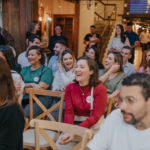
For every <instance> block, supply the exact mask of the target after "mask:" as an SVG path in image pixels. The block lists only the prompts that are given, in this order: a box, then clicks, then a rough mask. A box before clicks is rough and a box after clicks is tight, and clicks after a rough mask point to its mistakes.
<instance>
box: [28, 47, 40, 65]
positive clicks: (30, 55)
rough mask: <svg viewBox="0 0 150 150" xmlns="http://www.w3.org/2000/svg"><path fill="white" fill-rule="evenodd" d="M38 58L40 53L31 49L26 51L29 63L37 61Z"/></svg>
mask: <svg viewBox="0 0 150 150" xmlns="http://www.w3.org/2000/svg"><path fill="white" fill-rule="evenodd" d="M40 59H41V55H38V54H37V51H36V50H34V49H33V50H30V51H29V52H28V61H29V62H30V64H31V65H35V64H37V63H39V62H40V61H39V60H40Z"/></svg>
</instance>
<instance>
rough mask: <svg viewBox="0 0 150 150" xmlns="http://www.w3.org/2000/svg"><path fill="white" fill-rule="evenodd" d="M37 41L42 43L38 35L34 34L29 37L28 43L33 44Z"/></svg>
mask: <svg viewBox="0 0 150 150" xmlns="http://www.w3.org/2000/svg"><path fill="white" fill-rule="evenodd" d="M35 39H39V40H40V41H41V38H40V37H39V36H38V35H35V34H34V35H31V36H30V37H29V39H28V42H29V41H30V42H32V43H33V42H34V40H35Z"/></svg>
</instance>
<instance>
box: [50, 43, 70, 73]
mask: <svg viewBox="0 0 150 150" xmlns="http://www.w3.org/2000/svg"><path fill="white" fill-rule="evenodd" d="M66 48H67V44H66V42H65V40H58V41H57V42H56V44H55V47H54V53H55V55H54V56H52V57H51V59H50V60H49V63H48V67H49V68H51V69H52V72H53V76H54V75H55V73H56V72H57V71H58V70H59V69H58V59H60V55H61V52H62V51H63V50H65V49H66Z"/></svg>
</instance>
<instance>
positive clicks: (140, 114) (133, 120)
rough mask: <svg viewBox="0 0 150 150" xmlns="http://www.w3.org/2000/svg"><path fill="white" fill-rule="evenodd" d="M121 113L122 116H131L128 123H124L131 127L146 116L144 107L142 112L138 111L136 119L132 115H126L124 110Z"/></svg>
mask: <svg viewBox="0 0 150 150" xmlns="http://www.w3.org/2000/svg"><path fill="white" fill-rule="evenodd" d="M121 112H122V113H124V114H128V115H130V116H132V118H131V120H130V121H125V122H126V123H128V124H132V125H135V124H137V123H139V122H140V121H141V120H142V119H143V118H144V117H145V116H146V115H147V110H146V107H145V108H143V109H142V110H140V111H139V112H138V113H136V116H137V117H135V116H134V115H133V114H132V113H127V112H126V111H124V110H121Z"/></svg>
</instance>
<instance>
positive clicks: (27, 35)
mask: <svg viewBox="0 0 150 150" xmlns="http://www.w3.org/2000/svg"><path fill="white" fill-rule="evenodd" d="M31 35H37V36H39V37H40V38H41V33H40V31H37V33H36V34H33V33H31V32H30V31H28V32H27V33H26V39H28V38H29V37H30V36H31Z"/></svg>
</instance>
